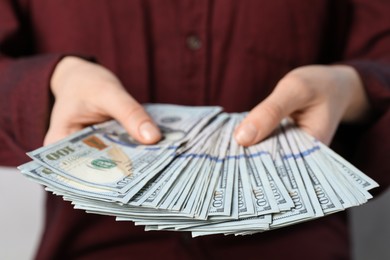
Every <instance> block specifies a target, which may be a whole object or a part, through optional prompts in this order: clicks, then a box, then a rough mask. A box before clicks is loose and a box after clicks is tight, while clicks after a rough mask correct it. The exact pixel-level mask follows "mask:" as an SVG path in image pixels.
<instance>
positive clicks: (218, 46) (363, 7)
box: [0, 0, 390, 259]
mask: <svg viewBox="0 0 390 260" xmlns="http://www.w3.org/2000/svg"><path fill="white" fill-rule="evenodd" d="M389 13H390V1H388V0H315V1H313V0H274V1H260V0H242V1H238V0H237V1H234V0H214V1H206V0H176V1H174V0H172V1H162V0H160V1H158V0H133V1H129V0H115V1H109V0H66V1H65V0H63V1H61V0H50V1H49V0H34V1H28V0H19V1H16V0H14V1H12V0H1V1H0V164H3V165H4V164H5V165H18V164H21V163H22V162H25V161H26V160H27V157H26V156H25V152H26V151H29V150H32V149H35V148H37V147H39V146H41V145H42V140H43V138H44V135H45V132H46V130H47V126H48V122H49V115H50V110H51V106H52V102H53V100H52V97H51V94H50V91H49V81H50V77H51V73H52V71H53V69H54V67H55V65H56V63H57V62H58V61H59V60H60V59H61V57H63V56H65V55H77V56H81V57H86V58H88V59H93V60H94V61H96V62H98V63H100V64H102V65H103V66H105V67H107V68H109V69H110V70H112V71H113V72H114V73H115V74H116V75H117V76H118V77H119V79H120V80H121V81H122V83H123V84H124V86H125V87H126V88H127V90H128V91H129V92H130V93H131V94H132V95H133V96H134V97H135V98H136V99H137V100H138V101H140V102H161V103H174V104H185V105H221V106H223V107H224V108H225V110H227V111H230V112H232V111H237V112H238V111H245V110H250V109H251V108H252V107H253V106H255V105H256V104H258V103H259V102H260V101H261V100H262V99H264V97H266V96H267V95H268V94H269V93H270V91H271V90H272V89H273V88H274V86H275V84H276V83H277V81H278V80H279V79H280V78H281V77H282V76H283V75H284V74H285V73H287V72H288V71H290V70H291V69H293V68H296V67H298V66H302V65H307V64H330V63H343V64H349V65H351V66H354V67H355V69H356V70H357V71H358V72H359V74H360V76H361V78H362V80H363V83H364V86H365V88H366V91H367V95H368V97H369V99H370V102H371V105H372V109H373V119H372V120H371V121H370V122H369V123H367V124H365V125H361V126H342V127H341V130H340V133H339V135H338V137H336V142H337V144H338V147H339V148H340V149H341V150H340V151H342V152H343V155H344V156H347V158H348V159H349V160H351V161H352V162H353V163H355V164H356V165H357V166H358V167H360V168H361V169H362V170H363V171H364V172H366V173H367V174H368V175H370V176H371V177H373V178H374V179H376V180H377V181H378V182H379V183H380V184H381V185H382V187H387V185H388V184H389V181H390V174H389V173H390V164H389V162H388V155H389V154H390V137H389V133H390V131H389V130H390V112H389V106H390V15H389ZM46 217H47V218H46V228H45V232H44V235H43V240H42V244H41V247H40V249H39V251H38V255H37V258H39V259H58V258H66V259H68V258H76V257H80V258H90V259H99V258H108V257H111V258H113V259H119V258H124V259H128V258H141V257H144V258H151V257H153V258H156V257H158V258H161V257H164V258H168V257H169V258H175V257H176V258H179V259H183V258H221V259H224V258H225V259H231V258H232V257H237V258H243V259H251V258H254V259H259V258H263V259H271V258H272V259H280V258H282V257H284V258H288V257H289V258H291V259H297V258H298V257H300V258H303V259H314V258H315V259H339V258H347V257H348V256H349V249H348V230H347V226H346V223H345V219H344V218H345V215H344V214H336V215H332V216H327V217H325V218H322V219H319V220H315V221H311V222H308V223H305V224H299V225H295V226H291V227H286V228H282V229H280V230H275V231H270V232H265V233H262V234H257V235H253V236H247V237H223V236H210V237H205V238H197V239H191V238H190V237H189V234H188V233H174V232H144V231H143V230H142V228H140V227H134V225H133V224H132V223H127V222H115V220H114V218H112V217H105V216H98V215H92V214H86V213H84V212H82V211H80V210H74V209H72V207H71V206H70V204H69V203H67V202H63V201H62V199H61V198H55V197H54V196H48V202H47V216H46Z"/></svg>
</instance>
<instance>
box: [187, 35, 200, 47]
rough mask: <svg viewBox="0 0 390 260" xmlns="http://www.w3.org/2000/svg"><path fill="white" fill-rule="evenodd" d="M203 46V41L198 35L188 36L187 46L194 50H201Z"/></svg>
mask: <svg viewBox="0 0 390 260" xmlns="http://www.w3.org/2000/svg"><path fill="white" fill-rule="evenodd" d="M201 46H202V41H201V40H200V39H199V37H198V36H197V35H190V36H188V37H187V47H188V49H190V50H192V51H196V50H199V49H200V47H201Z"/></svg>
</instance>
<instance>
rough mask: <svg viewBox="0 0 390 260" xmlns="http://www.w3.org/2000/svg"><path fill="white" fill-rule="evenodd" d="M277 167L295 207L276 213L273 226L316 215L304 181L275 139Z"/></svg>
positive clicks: (274, 155) (274, 156)
mask: <svg viewBox="0 0 390 260" xmlns="http://www.w3.org/2000/svg"><path fill="white" fill-rule="evenodd" d="M272 157H273V160H274V164H275V168H276V170H277V172H278V175H279V177H280V178H281V179H282V181H283V184H284V185H285V187H286V188H287V190H288V192H289V194H290V196H291V198H292V200H293V202H294V207H293V208H292V209H290V210H289V211H283V212H280V213H276V214H274V215H273V216H272V224H271V228H276V227H281V226H284V225H288V224H289V223H291V222H294V221H298V220H307V219H310V218H313V217H314V216H315V212H314V210H313V208H312V206H311V202H310V199H309V197H308V194H307V192H306V189H305V186H304V184H303V181H302V179H301V177H300V175H299V173H298V172H296V171H293V170H292V169H291V167H290V165H289V162H288V161H287V160H283V158H284V157H285V154H284V152H283V151H282V146H281V145H280V143H279V140H277V139H276V140H275V144H274V150H273V152H272Z"/></svg>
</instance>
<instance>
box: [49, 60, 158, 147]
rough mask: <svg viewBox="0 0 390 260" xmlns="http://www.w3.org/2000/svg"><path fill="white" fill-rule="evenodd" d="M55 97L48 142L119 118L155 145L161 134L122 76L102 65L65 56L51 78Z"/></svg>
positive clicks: (136, 135) (138, 137)
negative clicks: (131, 94) (131, 93)
mask: <svg viewBox="0 0 390 260" xmlns="http://www.w3.org/2000/svg"><path fill="white" fill-rule="evenodd" d="M51 90H52V93H53V95H54V97H55V103H54V107H53V110H52V113H51V119H50V126H49V130H48V132H47V134H46V137H45V141H44V144H45V145H47V144H50V143H53V142H55V141H58V140H60V139H62V138H64V137H66V136H67V135H69V134H71V133H73V132H76V131H78V130H81V129H82V128H84V127H86V126H88V125H91V124H94V123H99V122H103V121H105V120H108V119H110V118H114V119H116V120H117V121H118V122H119V123H120V124H121V125H122V126H123V127H124V128H125V129H126V130H127V132H128V133H129V134H130V135H131V136H132V137H134V138H135V139H136V140H137V141H139V142H141V143H144V144H153V143H156V142H157V141H159V140H160V138H161V133H160V131H159V129H158V128H157V127H156V125H155V124H154V122H153V121H152V119H151V118H150V117H149V115H148V114H147V113H146V112H145V110H144V109H143V107H142V106H141V105H140V104H139V103H138V102H137V101H136V100H135V99H134V98H133V97H132V96H130V95H129V94H128V93H127V92H126V90H125V89H124V87H123V86H122V84H121V83H120V81H119V79H118V78H117V77H116V76H115V75H114V74H113V73H112V72H110V71H109V70H107V69H106V68H104V67H102V66H101V65H98V64H95V63H91V62H88V61H86V60H83V59H80V58H77V57H72V56H69V57H65V58H63V59H62V60H61V61H60V62H59V63H58V65H57V66H56V68H55V70H54V72H53V75H52V78H51Z"/></svg>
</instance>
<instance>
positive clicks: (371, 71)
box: [344, 0, 390, 190]
mask: <svg viewBox="0 0 390 260" xmlns="http://www.w3.org/2000/svg"><path fill="white" fill-rule="evenodd" d="M351 8H352V20H351V27H350V31H349V37H348V41H347V44H346V49H345V54H344V63H345V64H347V65H350V66H352V67H354V68H355V69H356V71H357V72H358V73H359V75H360V77H361V80H362V82H363V85H364V87H365V90H366V94H367V96H368V99H369V102H370V104H371V108H372V114H373V120H371V121H370V122H369V123H367V125H365V126H364V127H360V128H355V130H356V131H357V129H359V132H360V134H359V135H352V136H357V137H358V139H357V140H354V141H353V142H354V146H355V148H356V149H354V156H353V161H354V163H355V164H356V165H357V166H358V167H359V168H360V169H361V170H362V171H363V172H365V173H366V174H368V175H370V176H371V177H372V178H374V179H375V180H376V181H378V182H379V184H380V185H381V190H383V189H385V188H387V187H388V186H389V184H390V163H389V154H390V110H389V108H390V15H389V14H390V1H388V0H374V1H373V0H354V1H353V4H352V6H351ZM350 130H351V129H350Z"/></svg>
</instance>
